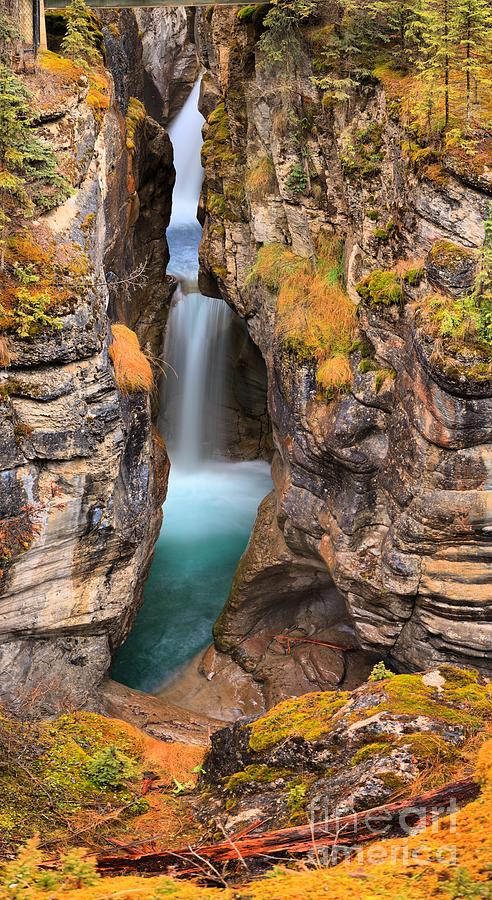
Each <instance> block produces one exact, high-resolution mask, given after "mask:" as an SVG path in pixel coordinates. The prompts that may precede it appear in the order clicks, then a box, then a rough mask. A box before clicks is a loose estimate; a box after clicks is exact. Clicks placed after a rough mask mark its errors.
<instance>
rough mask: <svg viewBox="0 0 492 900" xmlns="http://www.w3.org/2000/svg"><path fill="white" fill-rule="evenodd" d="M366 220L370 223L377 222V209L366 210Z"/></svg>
mask: <svg viewBox="0 0 492 900" xmlns="http://www.w3.org/2000/svg"><path fill="white" fill-rule="evenodd" d="M366 218H367V219H370V221H371V222H377V221H378V219H379V210H377V209H372V208H369V209H366Z"/></svg>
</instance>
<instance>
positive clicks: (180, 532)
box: [113, 84, 271, 691]
mask: <svg viewBox="0 0 492 900" xmlns="http://www.w3.org/2000/svg"><path fill="white" fill-rule="evenodd" d="M199 89H200V88H199V85H198V84H197V85H195V87H194V89H193V91H192V93H191V95H190V97H189V99H188V101H187V102H186V104H185V106H184V107H183V109H182V110H181V112H180V113H179V114H178V116H177V117H176V119H175V120H174V122H173V123H172V125H171V127H170V129H169V133H170V136H171V139H172V142H173V146H174V165H175V168H176V186H175V189H174V194H173V213H172V217H171V225H170V228H169V229H168V232H167V238H168V242H169V249H170V254H171V260H170V265H169V271H170V272H172V274H173V275H175V276H176V277H177V279H178V282H179V286H178V288H177V290H176V292H175V295H174V298H173V302H172V305H171V309H170V312H169V318H168V322H167V328H166V335H165V344H164V349H163V357H162V364H163V370H164V372H165V377H163V379H162V382H161V384H162V387H161V398H160V399H161V403H160V409H161V412H160V416H159V430H160V432H161V434H162V435H163V437H164V438H165V440H166V443H167V447H168V450H169V455H170V457H171V463H172V465H171V474H170V479H169V490H168V496H167V500H166V503H165V506H164V526H163V529H162V531H161V534H160V536H159V539H158V541H157V544H156V548H155V555H154V560H153V563H152V568H151V571H150V575H149V578H148V581H147V584H146V586H145V598H144V604H143V606H142V609H141V610H140V612H139V614H138V617H137V620H136V622H135V625H134V627H133V630H132V632H131V634H130V636H129V638H128V640H127V641H126V643H125V644H124V645H123V647H121V648H120V650H119V652H118V655H117V657H116V660H115V663H114V666H113V676H114V677H115V678H116V679H117V680H121V681H123V683H124V684H128V685H130V686H131V687H135V688H138V689H140V690H145V691H158V690H159V689H160V688H161V686H162V685H163V683H165V682H167V681H168V680H169V678H171V677H172V676H173V675H174V673H176V671H177V670H178V669H179V667H180V666H183V665H184V664H185V663H187V662H188V661H189V660H191V659H192V657H193V656H194V655H195V654H196V653H197V652H198V651H200V650H201V649H203V647H205V646H206V644H207V643H209V642H210V641H211V638H212V625H213V622H214V620H215V619H216V617H217V615H218V613H219V612H220V610H221V608H222V606H223V603H224V601H225V599H226V597H227V595H228V593H229V590H230V586H231V581H232V577H233V575H234V572H235V569H236V566H237V563H238V561H239V558H240V556H241V553H242V552H243V551H244V549H245V547H246V544H247V542H248V538H249V535H250V531H251V526H252V524H253V521H254V518H255V513H256V507H257V505H258V503H259V501H260V500H261V498H262V497H264V496H265V494H266V493H268V491H269V490H270V489H271V479H270V475H269V469H268V466H267V464H266V463H265V462H262V461H259V460H258V461H254V462H238V463H232V462H227V461H226V460H225V459H223V457H224V455H225V452H226V450H227V447H226V446H225V443H226V442H225V439H224V432H225V428H226V426H225V417H224V410H225V407H226V405H227V401H228V396H229V395H228V390H229V388H228V385H229V383H230V373H229V372H228V370H227V369H228V365H230V361H231V346H232V345H231V343H230V334H231V325H232V322H233V317H234V313H233V312H232V311H231V310H230V309H229V307H228V306H227V304H226V303H225V302H224V301H223V300H216V299H211V298H210V297H204V296H203V295H202V294H200V293H199V292H198V283H197V282H198V245H199V241H200V234H201V229H200V226H199V224H198V222H197V220H196V211H197V206H198V200H199V194H200V188H201V181H202V176H203V172H202V167H201V164H200V145H201V127H202V124H203V118H202V116H201V115H200V113H199V112H198V109H197V99H198V93H199Z"/></svg>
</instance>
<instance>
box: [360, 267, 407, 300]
mask: <svg viewBox="0 0 492 900" xmlns="http://www.w3.org/2000/svg"><path fill="white" fill-rule="evenodd" d="M356 290H357V293H358V294H359V296H360V297H361V298H362V300H364V301H365V302H366V303H369V304H370V305H371V306H392V305H395V304H397V303H401V301H402V299H403V290H402V286H401V280H400V278H399V277H398V275H397V274H396V273H395V272H393V271H391V270H383V269H375V271H374V272H371V273H370V275H366V277H365V278H363V279H362V281H359V283H358V285H357V286H356Z"/></svg>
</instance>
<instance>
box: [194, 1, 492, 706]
mask: <svg viewBox="0 0 492 900" xmlns="http://www.w3.org/2000/svg"><path fill="white" fill-rule="evenodd" d="M254 18H255V17H254V16H253V17H252V18H251V16H249V20H248V14H244V15H243V16H240V15H239V14H238V13H237V10H234V9H224V8H220V7H215V8H214V10H213V11H211V10H210V11H207V13H206V14H203V15H200V17H199V21H198V35H199V46H200V53H201V58H202V61H203V64H204V66H205V67H206V69H207V72H206V75H205V76H204V79H203V83H202V98H201V103H202V110H203V112H204V115H206V116H208V125H207V126H206V129H205V145H204V155H203V159H204V165H205V173H206V174H205V186H204V193H203V197H202V217H203V221H204V235H203V241H202V245H201V267H202V275H201V278H202V283H203V285H204V286H207V287H208V289H209V290H210V289H211V288H210V285H214V286H215V289H216V290H218V291H220V293H221V294H222V296H223V297H224V298H225V299H226V300H227V302H228V303H229V304H230V305H231V306H232V307H233V308H234V309H235V310H236V311H237V312H238V313H239V314H240V315H241V316H242V317H244V319H245V320H246V322H247V325H248V329H249V332H250V334H251V336H252V338H253V340H254V341H255V342H256V344H257V345H258V347H259V348H260V350H261V352H262V354H263V357H264V359H265V362H266V365H267V371H268V403H269V413H270V416H271V419H272V424H273V432H274V442H275V449H276V453H275V459H274V464H273V476H274V482H275V490H274V493H273V494H272V496H271V497H270V498H269V500H268V501H266V502H265V504H264V505H263V506H262V508H261V509H260V514H259V519H258V523H257V526H256V528H255V531H254V534H253V537H252V540H251V542H250V546H249V548H248V550H247V551H246V554H245V556H244V558H243V560H242V562H241V564H240V567H239V570H238V574H237V577H236V580H235V583H234V585H233V589H232V593H231V595H230V598H229V601H228V603H227V605H226V608H225V610H224V612H223V614H222V616H221V617H220V619H219V622H218V623H217V626H216V630H215V639H216V647H217V649H218V651H219V656H220V653H222V652H223V653H226V654H229V655H231V656H232V658H233V659H234V660H235V661H236V662H237V663H238V664H239V665H240V666H241V667H242V668H243V669H244V670H246V671H247V672H248V673H250V674H251V675H252V677H253V678H254V679H255V680H256V681H259V682H262V683H263V684H264V685H266V692H267V700H268V702H273V701H275V700H277V699H279V696H282V695H285V694H288V693H289V691H291V692H292V690H295V689H296V686H297V689H298V690H299V689H303V690H307V689H309V686H310V685H311V686H312V687H317V686H319V687H327V686H333V684H336V683H340V681H341V679H342V678H343V676H344V673H345V674H346V668H345V669H344V665H343V661H342V659H341V656H340V654H337V653H336V652H335V651H331V650H329V649H328V648H326V647H321V646H319V645H316V644H312V645H310V644H307V643H304V644H303V645H302V649H296V645H295V641H294V642H293V643H292V646H291V647H290V648H289V652H287V649H286V646H285V643H281V642H279V641H278V640H277V639H276V637H275V636H276V634H277V633H280V632H282V633H283V634H284V635H285V634H286V633H290V634H291V635H292V636H293V637H295V636H296V635H298V636H299V635H300V636H304V637H309V638H312V639H316V640H318V641H326V642H329V641H330V639H331V641H332V642H333V641H334V637H335V638H336V640H335V641H334V642H335V643H339V644H346V645H349V646H350V645H352V646H359V647H362V648H365V649H366V650H367V651H377V653H379V654H380V655H381V654H384V655H386V656H387V657H388V658H389V659H390V660H391V662H392V663H393V665H394V666H396V667H397V668H400V669H417V668H422V667H425V666H426V665H428V664H432V663H438V662H439V661H441V660H453V661H456V662H459V663H461V664H465V665H473V666H477V667H478V668H479V669H481V670H482V671H484V672H486V673H488V674H490V672H491V668H490V666H491V662H490V660H491V658H492V657H491V649H492V621H491V610H492V589H491V586H490V576H489V574H488V572H489V567H490V555H491V543H490V533H491V507H490V496H491V494H490V464H491V457H490V437H491V427H492V388H491V379H490V366H489V362H488V357H487V354H485V356H484V354H483V353H481V351H480V349H478V350H472V351H469V350H467V349H466V348H464V349H463V351H462V352H455V353H454V354H453V353H451V352H450V351H449V352H448V350H447V349H446V347H445V346H443V343H445V342H443V341H440V342H439V341H436V339H435V337H434V336H433V335H432V334H431V333H430V332H429V328H428V327H427V322H426V320H425V317H423V315H422V312H421V310H422V308H423V306H424V300H425V298H426V297H427V296H428V295H429V293H430V292H432V291H436V292H439V296H444V297H457V296H460V294H462V293H463V291H464V290H466V289H469V288H470V286H471V284H472V282H473V277H474V271H475V270H476V265H477V258H478V252H479V250H480V248H481V247H482V244H483V241H484V234H485V225H484V223H485V220H486V219H487V216H488V211H489V203H490V200H491V198H492V182H491V177H490V170H489V169H487V166H486V164H484V162H483V160H482V161H481V162H480V160H478V161H477V160H476V159H475V160H474V161H473V162H472V161H469V162H466V161H464V162H463V160H461V161H460V160H458V161H457V160H456V157H452V155H451V153H450V154H449V156H448V157H446V156H445V157H444V158H442V159H441V160H440V162H439V164H435V165H434V166H432V165H428V166H426V167H424V168H422V167H421V168H420V169H419V168H418V166H417V163H416V160H415V159H412V158H411V153H410V152H409V138H408V135H407V134H406V133H405V130H404V128H403V127H402V125H401V123H400V121H399V119H398V114H397V110H398V102H397V101H398V97H396V98H395V96H394V95H392V94H391V91H390V88H385V85H384V84H383V83H382V81H381V80H379V81H378V80H376V79H375V78H372V79H368V78H366V80H365V83H362V84H359V85H358V86H357V88H356V89H355V90H352V91H351V92H350V97H349V98H348V99H346V100H343V101H339V102H333V101H329V102H325V103H323V102H322V92H320V90H319V89H318V87H316V85H315V84H314V83H313V77H312V76H313V68H312V60H313V55H314V54H313V50H312V45H311V50H310V51H309V52H308V51H307V50H306V48H304V50H302V51H301V53H300V56H299V58H298V59H297V60H296V65H295V71H291V72H290V73H289V72H288V71H287V70H288V68H289V66H288V65H287V64H286V65H285V66H284V67H279V66H277V67H276V68H275V67H274V68H273V71H272V70H271V68H270V69H269V67H268V66H266V65H264V61H263V64H262V59H261V56H260V54H259V53H258V46H257V40H258V35H259V29H258V25H257V24H255V22H254ZM321 25H322V26H326V28H327V32H326V33H328V34H329V33H330V29H331V28H332V25H331V24H330V23H329V22H328V23H327V22H322V23H321ZM281 69H282V71H281ZM306 160H308V163H307V164H306V162H305V161H306ZM327 237H328V239H333V238H336V239H337V240H339V241H340V242H341V244H342V246H343V270H344V273H343V274H344V285H345V289H346V292H347V293H348V295H349V297H350V298H351V300H352V301H353V303H354V304H357V305H358V313H357V328H358V336H357V339H356V340H355V341H354V344H353V346H352V347H351V352H350V353H349V356H348V360H349V364H350V369H351V376H352V377H351V387H350V389H348V390H345V391H334V392H331V394H330V393H328V395H326V392H324V391H323V390H322V389H320V385H319V382H318V379H317V365H316V360H313V359H312V358H309V354H305V355H304V356H303V353H302V352H299V350H298V348H297V349H296V347H295V346H292V343H291V345H290V346H287V344H286V342H285V341H284V340H283V339H282V334H281V330H280V329H279V311H278V300H277V291H276V290H275V289H274V285H273V284H270V285H269V284H268V283H267V282H268V278H265V279H263V280H262V279H261V274H260V275H258V274H256V275H255V272H256V273H257V272H258V268H256V269H255V267H256V266H257V262H258V259H259V257H258V251H259V248H261V247H274V248H277V251H278V247H279V246H280V248H282V246H284V247H287V248H288V249H289V251H292V252H293V254H295V257H289V259H290V260H291V261H292V259H299V258H304V259H307V260H314V259H315V257H316V254H317V247H319V245H320V239H321V240H323V239H324V240H326V239H327ZM277 251H276V252H277ZM374 271H376V272H379V273H383V281H384V275H385V274H386V275H387V274H388V273H390V275H391V278H392V279H393V281H391V283H392V284H393V283H394V284H396V286H397V296H398V302H393V301H392V299H391V298H387V297H385V298H384V300H383V302H379V303H378V302H377V300H376V301H374V302H371V296H370V291H366V299H365V300H364V299H362V298H361V296H360V295H359V293H358V291H357V290H356V286H358V285H359V284H360V283H361V282H364V279H366V281H365V283H366V284H367V276H369V275H370V274H371V273H372V272H374ZM395 273H396V275H395ZM271 280H272V281H273V280H274V278H273V277H272V279H271ZM371 283H372V282H371ZM371 283H370V284H371ZM277 289H278V286H277ZM368 296H369V299H367V297H368ZM372 299H373V298H372ZM300 300H301V298H300ZM443 302H444V301H443ZM482 349H483V348H482ZM344 636H345V639H344ZM348 658H349V659H350V658H352V659H353V658H354V657H353V656H352V657H350V656H349V657H348ZM346 659H347V657H346ZM209 676H210V673H209Z"/></svg>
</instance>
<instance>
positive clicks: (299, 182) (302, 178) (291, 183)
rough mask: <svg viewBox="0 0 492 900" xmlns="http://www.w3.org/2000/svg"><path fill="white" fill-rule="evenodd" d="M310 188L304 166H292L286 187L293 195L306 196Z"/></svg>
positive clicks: (296, 164) (297, 164)
mask: <svg viewBox="0 0 492 900" xmlns="http://www.w3.org/2000/svg"><path fill="white" fill-rule="evenodd" d="M307 186H308V179H307V175H306V171H305V169H304V166H303V165H302V164H301V163H295V165H293V166H292V168H291V170H290V172H289V174H288V176H287V180H286V182H285V187H286V188H287V190H288V191H290V193H291V194H305V193H306V189H307Z"/></svg>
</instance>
